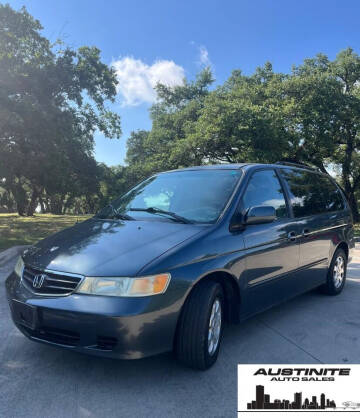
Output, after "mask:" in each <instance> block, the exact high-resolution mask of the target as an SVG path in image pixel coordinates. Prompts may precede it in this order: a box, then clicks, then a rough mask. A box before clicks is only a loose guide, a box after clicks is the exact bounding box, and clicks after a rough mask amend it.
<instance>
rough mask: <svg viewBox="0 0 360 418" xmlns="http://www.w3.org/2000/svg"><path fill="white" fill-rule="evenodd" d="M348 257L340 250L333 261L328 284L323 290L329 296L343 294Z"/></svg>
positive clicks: (328, 275) (322, 287) (336, 252)
mask: <svg viewBox="0 0 360 418" xmlns="http://www.w3.org/2000/svg"><path fill="white" fill-rule="evenodd" d="M346 264H347V257H346V254H345V252H344V250H343V249H341V248H339V249H337V250H336V251H335V254H334V256H333V258H332V260H331V263H330V267H329V270H328V274H327V281H326V283H325V284H324V285H323V286H321V290H322V291H323V292H324V293H326V294H327V295H331V296H335V295H338V294H340V293H341V292H342V290H343V289H344V286H345V282H346Z"/></svg>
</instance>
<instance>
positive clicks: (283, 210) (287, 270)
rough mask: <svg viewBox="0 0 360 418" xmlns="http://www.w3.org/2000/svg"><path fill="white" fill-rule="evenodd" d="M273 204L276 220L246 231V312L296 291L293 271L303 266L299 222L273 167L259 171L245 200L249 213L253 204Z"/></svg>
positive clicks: (252, 180)
mask: <svg viewBox="0 0 360 418" xmlns="http://www.w3.org/2000/svg"><path fill="white" fill-rule="evenodd" d="M262 205H265V206H273V207H274V208H275V211H276V216H277V218H276V220H275V221H273V222H271V223H265V224H260V225H247V226H246V228H245V230H244V232H243V237H244V243H245V254H246V256H245V271H244V273H243V277H242V279H243V280H244V281H243V284H244V286H245V289H246V293H247V295H246V297H245V298H244V301H245V304H246V307H245V311H247V313H249V314H252V313H255V312H259V311H262V310H265V309H267V308H268V307H269V306H271V305H274V304H276V303H279V302H281V301H282V300H284V299H287V298H288V297H289V296H290V294H292V293H294V291H295V289H294V283H293V280H292V279H293V274H294V273H295V271H296V269H297V268H298V267H299V241H298V238H297V237H298V235H299V231H298V228H299V226H298V224H297V222H296V221H294V219H293V218H292V217H291V212H290V208H289V205H288V202H287V199H286V195H285V193H284V189H283V186H282V184H281V181H280V179H279V177H278V175H277V173H276V172H275V170H273V169H265V170H257V171H255V172H254V173H253V174H252V175H251V177H250V179H249V181H248V184H247V186H246V189H245V191H244V194H243V196H242V200H241V209H242V212H243V213H245V212H246V211H247V210H248V209H249V208H250V207H253V206H262Z"/></svg>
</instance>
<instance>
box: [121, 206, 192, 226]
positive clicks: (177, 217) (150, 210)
mask: <svg viewBox="0 0 360 418" xmlns="http://www.w3.org/2000/svg"><path fill="white" fill-rule="evenodd" d="M128 210H129V211H133V212H148V213H154V214H157V213H158V214H162V215H168V216H170V217H171V218H173V219H175V220H176V221H179V222H182V223H184V224H192V223H193V222H192V221H190V219H186V218H184V217H183V216H180V215H177V214H176V213H175V212H170V211H168V210H163V209H160V208H155V207H150V208H129V209H128Z"/></svg>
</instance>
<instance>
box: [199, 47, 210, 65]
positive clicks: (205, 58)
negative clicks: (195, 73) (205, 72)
mask: <svg viewBox="0 0 360 418" xmlns="http://www.w3.org/2000/svg"><path fill="white" fill-rule="evenodd" d="M199 61H200V64H201V65H204V66H205V67H211V66H212V63H211V61H210V58H209V51H208V50H207V49H206V47H205V46H199Z"/></svg>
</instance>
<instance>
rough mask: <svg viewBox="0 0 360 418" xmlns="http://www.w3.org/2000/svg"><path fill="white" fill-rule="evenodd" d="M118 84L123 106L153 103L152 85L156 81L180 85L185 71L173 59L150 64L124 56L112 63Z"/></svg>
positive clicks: (154, 98)
mask: <svg viewBox="0 0 360 418" xmlns="http://www.w3.org/2000/svg"><path fill="white" fill-rule="evenodd" d="M112 65H113V67H114V68H115V71H116V75H117V78H118V80H119V84H118V86H117V89H118V93H119V94H120V96H121V98H122V104H123V105H124V106H136V105H139V104H141V103H144V102H145V103H153V102H154V101H155V100H156V93H155V90H154V87H155V86H156V84H157V83H158V82H160V83H162V84H166V85H168V86H171V87H173V86H176V85H181V84H183V82H184V77H185V71H184V69H183V67H181V66H180V65H177V64H175V62H174V61H168V60H159V61H156V62H154V63H153V64H152V65H148V64H145V63H144V62H143V61H141V60H139V59H135V58H133V57H124V58H121V59H119V60H117V61H114V62H113V63H112Z"/></svg>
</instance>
